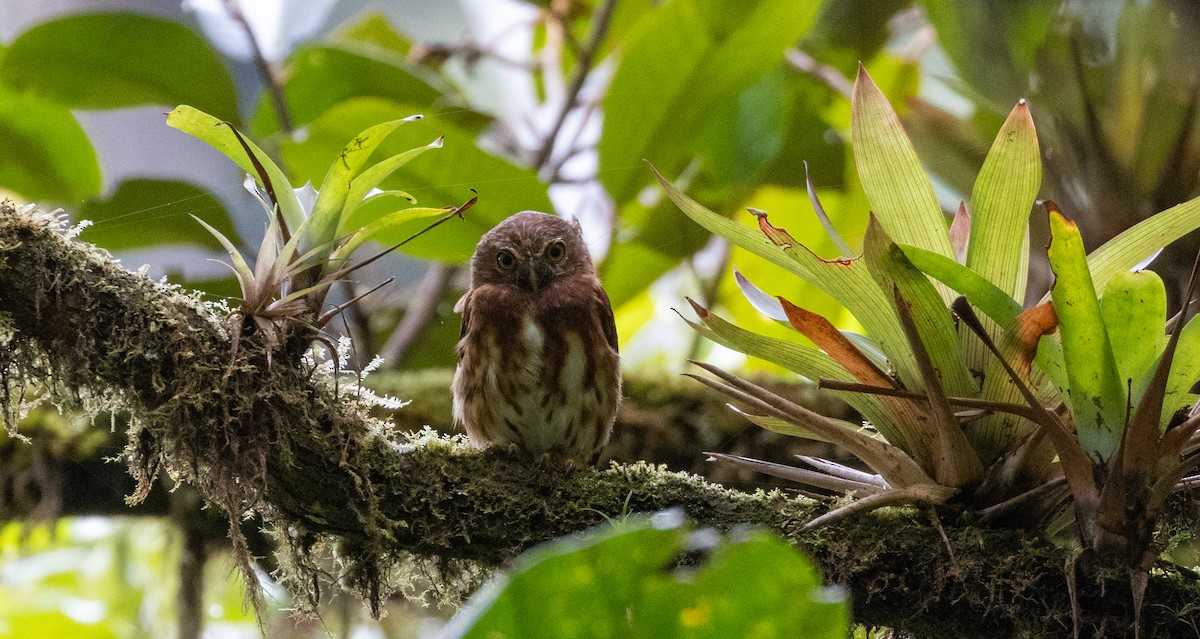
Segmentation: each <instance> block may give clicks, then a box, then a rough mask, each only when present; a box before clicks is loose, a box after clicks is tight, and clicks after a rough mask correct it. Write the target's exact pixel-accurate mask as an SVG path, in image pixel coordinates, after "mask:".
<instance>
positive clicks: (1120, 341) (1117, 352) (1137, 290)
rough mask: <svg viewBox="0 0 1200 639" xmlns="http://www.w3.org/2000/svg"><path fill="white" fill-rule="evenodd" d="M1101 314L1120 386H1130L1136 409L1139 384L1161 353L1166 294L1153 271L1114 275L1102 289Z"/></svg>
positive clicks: (1138, 397)
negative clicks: (1131, 386) (1130, 384)
mask: <svg viewBox="0 0 1200 639" xmlns="http://www.w3.org/2000/svg"><path fill="white" fill-rule="evenodd" d="M1100 314H1101V315H1102V316H1103V317H1104V329H1105V331H1107V332H1108V339H1109V343H1111V344H1112V350H1113V357H1114V358H1115V360H1116V363H1117V372H1118V373H1119V375H1120V378H1119V379H1120V381H1121V384H1122V385H1123V386H1124V385H1126V384H1129V383H1132V385H1133V391H1134V394H1135V395H1134V397H1132V398H1131V403H1132V404H1133V405H1134V406H1136V405H1137V404H1138V401H1139V400H1140V398H1141V392H1140V390H1141V389H1139V388H1138V384H1139V382H1140V381H1141V380H1142V379H1143V378H1145V377H1146V376H1147V374H1149V373H1150V372H1151V371H1152V369H1153V368H1154V366H1155V364H1156V363H1157V362H1158V357H1159V355H1160V354H1161V353H1162V352H1163V347H1164V346H1165V345H1166V342H1167V338H1166V334H1165V332H1164V326H1166V323H1167V291H1166V288H1165V287H1164V286H1163V281H1162V278H1160V277H1159V276H1158V275H1157V274H1155V273H1154V272H1152V271H1139V272H1137V273H1130V272H1128V271H1125V272H1120V273H1116V274H1115V275H1114V276H1113V277H1112V279H1110V280H1109V281H1108V285H1107V286H1105V287H1104V295H1103V296H1102V297H1101V298H1100Z"/></svg>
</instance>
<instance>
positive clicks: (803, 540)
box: [0, 204, 1200, 637]
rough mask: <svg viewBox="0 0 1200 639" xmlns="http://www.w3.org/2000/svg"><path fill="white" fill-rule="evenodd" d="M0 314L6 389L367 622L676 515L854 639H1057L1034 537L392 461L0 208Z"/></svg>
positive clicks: (654, 488) (399, 450) (168, 296)
mask: <svg viewBox="0 0 1200 639" xmlns="http://www.w3.org/2000/svg"><path fill="white" fill-rule="evenodd" d="M0 313H2V314H3V315H4V316H6V317H5V318H4V320H3V321H4V323H6V324H7V326H8V329H9V331H8V332H9V333H10V334H9V335H6V336H0V369H3V370H4V372H5V377H4V381H5V383H6V385H7V386H10V388H11V386H12V384H13V383H15V382H14V380H16V379H17V375H25V376H30V375H36V376H39V377H41V378H42V379H43V380H44V381H45V383H47V384H48V385H50V387H51V388H53V389H54V392H55V393H56V394H58V395H59V396H62V397H67V396H72V395H73V396H76V397H86V396H90V395H101V396H104V397H107V398H109V399H110V400H116V401H119V402H121V403H122V405H124V406H125V407H126V408H127V409H128V410H129V412H130V414H131V416H132V419H131V427H130V434H129V438H130V446H129V448H128V449H127V461H128V462H129V464H130V468H131V469H132V471H133V474H134V477H135V478H137V479H138V480H139V483H140V484H141V489H148V487H149V486H148V485H149V483H150V478H151V477H152V476H153V475H154V473H155V472H156V469H157V468H159V467H160V466H161V467H162V468H164V469H166V470H167V471H168V472H170V473H171V474H172V475H173V476H175V477H178V478H180V479H182V480H185V481H187V482H189V483H192V484H194V485H195V486H196V487H197V488H199V489H200V491H201V492H202V493H203V494H204V495H205V497H206V498H207V499H208V500H209V501H210V502H212V503H214V504H216V505H217V506H219V507H221V508H222V509H223V510H225V511H226V513H227V514H228V515H229V516H230V517H231V519H232V520H233V521H235V522H236V521H237V520H238V519H239V518H240V517H241V515H242V514H243V513H244V512H246V511H247V510H248V509H254V510H257V511H259V512H261V513H262V514H263V515H264V517H265V518H266V519H267V520H268V521H270V522H271V523H272V524H273V525H274V527H275V528H276V529H277V530H279V531H282V532H281V535H282V540H283V542H284V545H285V547H286V548H288V549H289V550H290V552H291V554H290V557H288V558H286V559H285V561H284V564H285V565H286V566H289V567H290V568H289V570H291V571H292V572H291V574H289V575H287V577H288V579H289V583H290V584H292V586H293V587H294V588H296V589H298V590H301V589H302V588H299V587H297V584H303V585H304V586H305V587H307V585H308V580H307V577H309V576H311V575H310V574H309V572H311V571H314V570H315V568H312V569H308V568H306V567H309V566H313V565H314V562H313V561H312V557H311V556H310V555H309V553H310V552H311V551H312V549H313V548H314V546H315V545H316V544H317V543H319V542H320V541H321V540H331V539H333V540H336V541H337V542H338V543H340V544H341V548H342V550H341V552H342V556H343V557H346V558H348V559H349V560H350V566H349V569H348V574H347V575H346V577H347V580H346V583H348V584H350V585H352V586H356V587H358V588H359V589H360V590H361V591H362V592H363V594H365V595H366V596H367V598H368V600H370V601H372V602H373V603H375V604H377V603H378V599H379V598H380V597H382V596H383V595H385V594H386V592H387V587H386V586H387V575H388V569H389V567H390V566H392V564H393V563H394V562H395V561H397V560H398V559H399V558H401V557H403V556H407V555H409V554H412V555H417V556H427V557H438V558H441V559H443V560H469V561H474V562H480V563H482V564H485V565H499V564H502V563H503V562H505V561H507V560H509V559H511V558H512V557H513V556H514V555H515V554H517V553H519V552H521V551H522V550H524V549H526V548H528V547H529V546H531V545H532V544H535V543H538V542H540V541H544V540H547V539H551V538H554V537H557V536H561V535H565V534H570V533H573V532H577V531H580V530H583V529H585V528H588V527H590V526H593V525H596V524H599V523H602V522H604V521H605V520H606V519H607V518H618V517H621V516H622V515H623V514H625V513H627V512H634V511H651V510H658V509H663V508H668V507H681V508H683V509H684V510H686V511H687V513H688V515H689V516H690V517H691V518H693V519H694V520H696V521H697V522H699V523H700V524H703V525H712V526H717V527H720V528H729V527H732V526H736V525H741V524H750V525H760V526H766V527H769V528H771V529H774V530H776V531H778V532H779V533H780V534H781V535H784V536H785V537H787V538H789V539H791V540H792V541H793V542H794V543H796V544H797V545H798V546H800V547H801V548H803V549H804V550H805V551H807V552H808V553H809V554H810V556H812V557H813V558H814V559H815V560H816V561H817V562H818V564H819V565H820V567H821V569H822V571H823V572H824V574H825V575H826V576H827V577H828V578H829V579H830V580H831V581H833V582H835V583H841V584H845V585H846V586H847V587H848V588H849V589H850V591H851V593H852V595H853V599H854V607H855V617H856V619H857V620H858V621H860V622H862V623H867V624H879V625H886V626H890V627H894V628H898V629H902V630H907V631H909V632H912V633H914V634H921V635H927V636H939V637H955V636H964V637H984V636H1014V635H1034V636H1041V635H1051V636H1062V635H1066V634H1067V633H1069V632H1070V628H1071V604H1070V601H1069V599H1068V596H1067V591H1068V588H1067V579H1066V577H1065V570H1064V567H1065V566H1066V565H1068V564H1069V561H1068V557H1069V554H1068V553H1067V552H1066V551H1064V550H1061V549H1059V548H1057V547H1055V546H1054V545H1052V544H1050V543H1048V542H1046V541H1045V540H1043V539H1041V538H1040V537H1038V536H1036V535H1031V534H1028V533H1023V532H1021V531H1015V530H999V529H989V528H983V527H978V526H976V525H973V524H972V523H971V522H970V521H967V520H966V518H965V517H964V518H960V517H955V516H954V515H953V514H952V513H948V512H943V513H942V515H941V516H942V519H943V522H944V523H945V526H944V527H940V526H937V525H935V524H934V523H933V521H934V519H933V518H932V517H931V516H930V515H929V513H926V512H921V511H917V510H895V511H881V512H878V513H873V514H870V515H867V516H863V517H859V518H856V519H854V520H852V521H850V522H848V523H845V524H842V525H838V526H835V527H830V528H825V529H820V530H817V531H815V532H806V533H801V532H799V530H800V527H801V525H802V524H803V522H805V521H806V520H808V519H809V518H811V517H812V516H813V515H814V514H815V513H816V512H818V511H819V509H820V508H821V506H820V505H818V504H816V503H815V502H812V501H810V500H805V499H793V498H790V497H788V496H786V495H784V494H782V493H779V492H770V493H767V492H761V491H760V492H755V493H743V492H739V491H733V490H729V489H726V488H722V487H720V486H717V485H714V484H710V483H707V482H706V481H704V480H703V479H701V478H698V477H696V476H693V475H686V474H681V473H670V472H666V471H664V470H662V469H660V468H657V467H654V466H651V465H648V464H638V463H635V464H627V465H619V464H614V465H612V466H611V467H609V468H607V469H604V470H591V469H582V470H578V471H576V472H575V473H573V474H571V475H570V476H566V475H564V473H562V472H561V470H560V469H558V468H545V467H541V466H537V465H534V466H532V467H531V466H530V465H529V464H527V463H523V462H520V461H516V460H512V459H508V458H506V457H505V456H503V455H500V454H487V455H484V454H480V453H478V452H475V451H471V450H468V449H466V448H465V447H464V446H462V445H461V444H459V443H457V442H454V441H450V440H446V439H444V438H440V437H436V436H432V435H429V436H426V437H423V438H419V439H415V440H406V439H405V438H403V437H397V436H395V435H394V434H392V432H391V431H390V430H389V429H388V428H387V427H386V426H384V425H382V424H381V423H379V422H377V421H374V420H372V419H370V418H368V417H366V416H365V414H364V411H363V409H362V407H361V406H359V405H358V404H357V402H355V401H354V400H353V398H352V397H351V396H349V395H348V394H347V393H345V392H342V393H341V394H338V393H337V392H336V391H335V389H334V388H333V387H332V386H331V385H330V384H328V383H325V382H322V381H320V380H319V379H316V380H314V378H313V377H312V376H311V375H310V371H309V370H306V369H305V368H304V367H303V366H301V365H299V364H298V363H297V362H288V361H286V360H285V361H280V360H279V359H276V361H275V363H274V364H273V365H271V366H268V365H267V364H266V361H265V357H261V356H260V355H261V354H260V353H256V351H255V350H254V348H255V346H254V344H253V340H251V343H249V344H248V345H247V344H245V343H244V344H243V348H246V349H248V350H247V351H246V353H244V355H243V356H239V358H238V359H236V360H231V350H230V344H229V341H228V331H227V330H226V328H225V326H224V322H225V321H226V320H225V318H223V317H220V316H218V315H217V314H215V313H214V311H213V310H212V309H209V308H207V307H205V306H204V305H203V304H201V303H199V302H197V301H196V300H195V299H194V298H192V297H188V296H186V295H183V294H181V293H179V292H178V291H176V290H173V289H171V288H169V287H165V286H162V285H159V284H156V283H154V282H152V281H150V280H148V279H147V278H145V277H142V276H139V275H136V274H132V273H129V272H128V271H126V270H124V269H123V268H122V267H120V266H119V265H117V264H115V263H114V262H113V261H112V260H111V259H109V258H108V257H107V256H106V255H105V254H104V253H102V252H100V251H97V250H95V249H93V248H91V247H89V246H87V245H85V244H82V243H76V242H72V241H69V240H66V239H64V238H63V236H62V228H61V225H60V224H59V223H57V222H55V221H54V220H53V219H51V218H49V217H48V216H46V215H45V214H37V213H33V212H30V211H24V212H19V211H17V210H16V209H15V208H14V207H12V206H11V205H10V204H3V205H0ZM231 361H232V362H233V365H232V366H231V365H230V364H231ZM8 390H9V389H6V392H7V391H8ZM6 396H7V395H6ZM66 490H69V488H66ZM951 518H953V520H951ZM233 528H236V526H233V527H231V535H236V534H237V533H236V532H234V531H233V530H232V529H233ZM236 550H237V544H236V539H235V551H236ZM241 552H243V553H246V554H247V555H248V552H247V551H245V550H244V549H242V551H241ZM297 571H298V572H297ZM306 571H308V572H306ZM1104 585H1105V584H1097V583H1094V582H1093V581H1091V580H1089V579H1085V580H1082V581H1081V583H1080V584H1079V586H1078V592H1079V603H1080V610H1081V613H1080V614H1081V622H1082V624H1083V626H1084V633H1085V635H1086V636H1124V635H1125V634H1126V632H1127V630H1128V623H1129V621H1128V620H1129V619H1130V613H1129V608H1130V607H1129V605H1128V602H1127V601H1126V599H1127V595H1126V594H1125V592H1126V591H1124V590H1123V589H1122V588H1116V587H1108V588H1104V587H1103V586H1104ZM1198 597H1200V588H1197V586H1196V584H1195V583H1190V582H1185V581H1184V580H1183V579H1182V578H1180V577H1177V576H1163V575H1156V576H1154V577H1153V578H1152V580H1151V585H1150V590H1149V592H1148V594H1147V601H1148V602H1151V605H1149V606H1147V607H1146V610H1145V611H1144V612H1143V621H1144V622H1145V623H1146V628H1145V629H1144V630H1145V632H1144V634H1143V636H1183V635H1184V634H1186V633H1188V632H1193V630H1192V629H1193V628H1195V627H1196V626H1197V625H1200V623H1198V622H1200V619H1198V618H1197V617H1198V616H1200V614H1198V613H1197V611H1196V607H1195V606H1194V605H1193V602H1194V601H1196V600H1197V598H1198Z"/></svg>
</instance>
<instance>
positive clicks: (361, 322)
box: [341, 280, 375, 353]
mask: <svg viewBox="0 0 1200 639" xmlns="http://www.w3.org/2000/svg"><path fill="white" fill-rule="evenodd" d="M341 285H342V293H344V294H345V295H346V299H348V300H354V299H357V298H358V289H357V287H355V286H354V282H351V281H350V280H342V281H341ZM345 310H347V311H349V312H350V320H349V322H350V325H351V326H353V327H354V331H355V332H356V333H358V338H359V340H361V342H362V345H363V352H364V353H374V352H375V336H374V335H372V334H371V320H370V318H368V317H367V313H366V311H364V310H363V308H362V305H361V304H357V303H350V304H347V306H346V308H345ZM347 337H349V336H347Z"/></svg>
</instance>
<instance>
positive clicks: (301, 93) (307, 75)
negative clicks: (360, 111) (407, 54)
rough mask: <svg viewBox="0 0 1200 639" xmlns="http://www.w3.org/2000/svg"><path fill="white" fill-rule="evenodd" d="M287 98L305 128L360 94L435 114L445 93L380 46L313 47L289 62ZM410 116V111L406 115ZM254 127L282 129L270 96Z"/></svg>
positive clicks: (296, 123) (258, 129)
mask: <svg viewBox="0 0 1200 639" xmlns="http://www.w3.org/2000/svg"><path fill="white" fill-rule="evenodd" d="M285 77H286V78H287V81H286V82H285V83H284V86H283V92H284V98H285V100H286V101H287V105H288V109H289V113H290V114H291V116H292V120H293V122H292V124H293V125H294V126H297V127H299V126H303V125H305V124H308V123H309V122H312V121H313V120H315V119H317V118H318V117H320V115H321V114H323V113H325V112H326V111H328V110H329V109H330V108H332V107H333V106H334V105H336V104H338V103H339V102H342V101H344V100H348V99H350V98H356V97H378V98H383V99H387V100H391V101H393V102H403V103H405V104H411V105H413V106H414V107H416V110H415V111H413V113H432V112H436V111H438V110H441V109H440V108H436V105H435V103H436V102H437V101H438V100H440V99H441V98H442V96H443V93H442V91H440V90H438V89H437V88H435V87H434V86H433V85H432V84H431V82H433V81H432V80H431V79H429V78H426V77H423V74H422V73H421V72H420V71H419V70H416V69H412V68H410V67H409V65H408V63H407V62H406V61H405V60H404V58H403V57H402V56H400V55H397V54H394V53H391V52H388V51H386V50H383V49H382V48H380V47H365V46H359V47H354V46H353V45H351V44H349V43H346V44H344V45H339V46H327V45H310V46H305V47H301V48H300V49H298V50H297V51H296V52H295V53H293V54H292V55H291V56H290V57H289V58H288V60H287V65H286V67H285ZM408 115H411V114H408ZM252 128H253V130H254V131H255V132H257V133H259V134H267V133H273V132H275V131H278V130H279V122H278V120H277V119H276V115H275V110H274V108H273V107H272V105H271V99H270V96H267V95H264V96H263V97H262V99H261V100H260V102H259V106H258V109H257V110H256V111H255V113H254V117H253V120H252Z"/></svg>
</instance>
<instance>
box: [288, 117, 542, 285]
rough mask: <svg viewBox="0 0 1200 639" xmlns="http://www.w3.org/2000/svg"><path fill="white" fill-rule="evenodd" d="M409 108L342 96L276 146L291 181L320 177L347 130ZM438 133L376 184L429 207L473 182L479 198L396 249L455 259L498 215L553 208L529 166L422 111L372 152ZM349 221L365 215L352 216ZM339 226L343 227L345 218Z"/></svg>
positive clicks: (448, 201) (400, 148)
mask: <svg viewBox="0 0 1200 639" xmlns="http://www.w3.org/2000/svg"><path fill="white" fill-rule="evenodd" d="M415 112H417V111H416V107H414V106H412V105H407V104H396V103H393V102H389V101H387V100H381V99H378V98H355V99H351V100H348V101H345V102H342V103H340V104H338V105H337V106H335V107H333V108H332V109H330V110H329V111H327V112H326V113H324V114H323V115H321V117H319V118H317V119H316V120H314V121H313V122H312V123H310V124H309V126H308V128H307V132H308V135H307V137H306V138H305V139H304V140H303V141H286V142H284V144H283V147H282V149H281V152H282V155H283V160H284V163H285V164H286V166H287V167H288V171H289V172H290V173H291V175H292V179H293V180H294V181H295V182H297V183H301V182H304V181H305V180H317V179H320V178H321V176H323V175H324V174H325V172H326V170H327V169H328V168H329V162H330V161H331V160H332V159H335V158H337V155H338V153H339V152H340V150H341V149H342V146H343V145H344V144H345V143H346V140H349V139H351V138H353V137H354V134H355V133H358V132H359V131H362V130H364V129H366V128H368V127H370V126H373V125H375V124H378V123H379V122H387V121H390V120H394V119H397V118H402V117H405V116H408V115H411V114H413V113H415ZM438 137H444V143H443V146H442V148H441V149H440V150H439V151H438V152H437V155H436V157H433V156H425V157H421V158H418V159H417V160H415V161H412V162H409V163H407V164H405V165H404V166H403V167H402V168H400V169H399V170H397V171H396V172H395V173H393V174H392V175H391V176H390V177H388V178H387V179H385V180H383V181H382V182H381V183H380V187H381V188H384V189H398V190H402V191H405V192H407V193H411V194H412V195H413V196H414V197H416V198H417V199H418V201H419V202H420V204H421V205H422V206H426V207H430V208H438V207H442V206H454V205H458V204H461V203H463V202H464V201H466V200H468V199H469V198H470V197H471V196H472V193H471V189H475V190H477V191H478V194H479V203H478V204H476V205H475V206H474V207H472V208H471V210H470V211H467V212H466V214H465V216H464V220H451V221H449V222H447V223H446V224H443V225H442V226H440V227H438V229H437V231H436V232H435V233H429V234H427V235H424V236H422V237H421V238H419V239H417V240H415V241H413V242H411V243H410V244H407V245H405V246H404V248H403V249H401V250H402V251H404V252H405V253H408V254H410V255H415V256H418V257H422V258H428V259H437V260H440V261H442V262H446V263H463V262H466V261H467V260H468V259H470V257H471V254H472V253H473V252H474V250H475V244H476V243H477V242H478V241H479V238H480V237H482V236H483V234H484V233H486V232H487V231H488V230H490V229H491V228H492V227H493V226H495V225H496V224H497V223H499V222H500V221H501V220H504V219H505V218H507V217H508V216H510V215H512V214H514V213H517V212H519V211H522V210H540V211H553V205H552V204H551V203H550V200H549V197H548V196H547V195H546V186H545V185H544V184H542V183H541V181H539V180H538V177H537V174H536V173H535V172H534V171H532V170H530V169H526V168H522V167H518V166H516V165H513V164H511V163H509V162H508V161H506V160H504V159H502V158H499V157H496V156H493V155H490V154H488V153H486V152H484V151H483V150H481V149H480V148H479V147H477V146H475V143H474V136H472V135H471V134H469V133H467V132H465V131H463V130H461V129H459V128H458V127H456V126H454V125H452V124H450V123H448V122H446V121H445V120H443V119H441V118H439V117H437V116H427V117H425V118H424V119H422V120H420V121H416V122H411V123H408V124H406V125H405V126H403V127H400V128H398V129H396V130H395V131H394V132H393V133H392V134H391V135H390V136H388V138H387V140H385V141H384V142H383V143H382V144H381V145H380V147H379V153H381V154H384V157H390V156H393V155H398V154H400V153H404V152H407V151H409V150H411V149H414V148H417V147H421V146H424V145H428V144H429V142H430V140H435V139H437V138H438ZM352 217H355V216H352ZM354 223H355V224H360V223H365V222H363V221H362V220H360V219H358V218H357V217H355V221H354ZM426 223H427V222H426V221H423V220H413V221H411V222H409V223H408V224H405V225H401V226H400V227H396V228H394V229H393V230H392V231H389V233H395V234H396V235H398V236H401V239H403V238H404V237H408V236H409V235H412V234H413V233H415V232H417V231H419V230H421V228H422V227H424V226H425V224H426ZM347 228H348V229H349V228H351V226H350V225H349V224H348V225H347ZM385 241H386V240H385Z"/></svg>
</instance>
